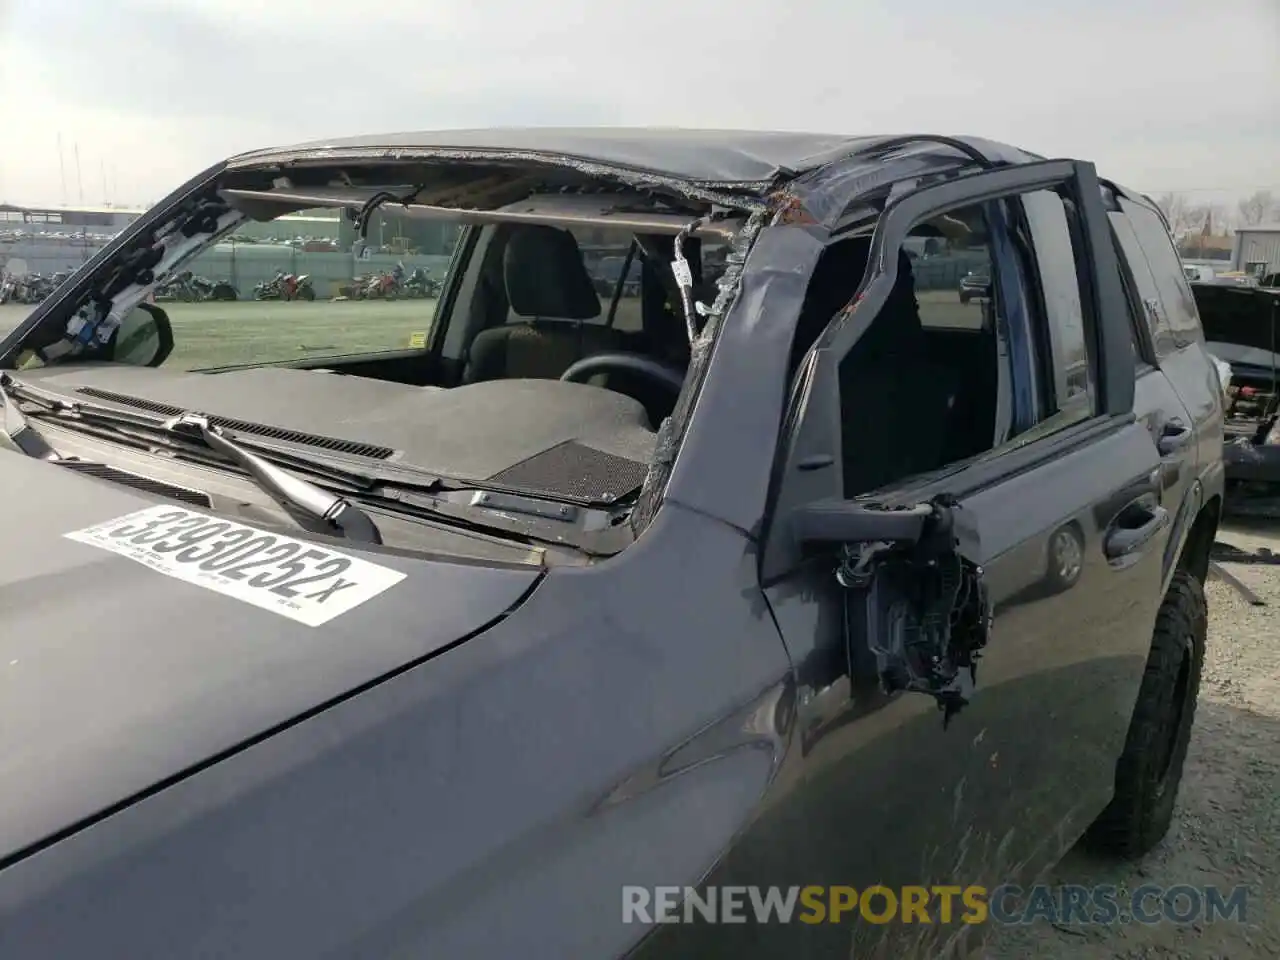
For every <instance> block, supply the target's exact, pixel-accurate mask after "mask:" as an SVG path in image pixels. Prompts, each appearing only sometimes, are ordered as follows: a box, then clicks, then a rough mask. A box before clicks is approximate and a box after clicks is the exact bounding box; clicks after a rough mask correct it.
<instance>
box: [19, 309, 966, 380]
mask: <svg viewBox="0 0 1280 960" xmlns="http://www.w3.org/2000/svg"><path fill="white" fill-rule="evenodd" d="M919 299H920V313H921V316H922V318H923V319H924V321H925V323H926V324H927V325H929V326H933V327H948V328H952V329H966V328H967V329H976V328H977V327H979V326H980V325H981V323H982V307H981V305H979V304H978V303H970V304H961V303H959V302H958V297H957V295H956V293H955V291H952V290H945V291H944V290H938V291H925V292H922V293H921V294H920V296H919ZM161 306H162V307H163V308H164V310H165V312H166V313H168V314H169V319H170V321H171V322H172V323H173V339H174V349H173V354H172V355H171V356H170V358H169V359H168V360H167V361H165V368H166V369H186V370H197V369H200V368H202V367H217V366H222V365H230V364H236V363H269V362H272V361H279V360H299V359H302V358H304V357H325V356H338V355H341V354H351V353H373V352H377V351H381V350H404V349H409V348H410V347H415V346H421V345H422V338H424V337H425V336H426V335H427V333H428V332H429V331H430V329H431V324H432V321H433V319H434V317H435V309H436V302H435V301H434V300H397V301H392V302H386V301H339V302H336V303H335V302H330V301H315V302H312V303H306V302H298V303H277V302H272V301H266V302H258V301H240V302H237V303H165V304H161ZM638 307H639V301H638V300H624V301H623V302H622V304H621V305H620V310H619V314H618V321H617V326H618V327H619V328H621V329H624V330H625V329H638V328H639V325H640V323H639V315H638ZM31 310H32V308H31V307H29V306H23V305H13V304H8V305H5V306H0V334H3V333H8V332H9V330H11V329H12V328H13V327H14V326H15V325H17V323H18V322H19V321H20V320H21V319H22V318H23V317H25V316H26V315H27V314H28V313H29V312H30V311H31Z"/></svg>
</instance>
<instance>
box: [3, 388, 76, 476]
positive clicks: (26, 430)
mask: <svg viewBox="0 0 1280 960" xmlns="http://www.w3.org/2000/svg"><path fill="white" fill-rule="evenodd" d="M12 383H13V380H12V379H11V378H10V377H9V375H8V374H7V373H6V374H0V408H2V409H3V414H4V422H3V431H4V435H5V436H6V437H8V438H9V442H10V443H12V444H13V445H14V446H15V447H17V448H18V449H19V450H20V451H22V452H23V453H25V454H26V455H27V456H28V457H35V458H37V459H39V460H61V459H62V457H61V456H59V455H58V452H57V451H56V450H54V449H53V447H51V446H49V444H48V443H46V442H45V439H44V437H42V436H40V434H38V433H36V432H35V431H34V430H32V429H31V425H30V424H29V423H27V418H26V417H24V416H23V415H22V411H21V410H19V409H18V406H17V404H15V403H14V402H13V401H12V400H10V399H9V386H10V384H12Z"/></svg>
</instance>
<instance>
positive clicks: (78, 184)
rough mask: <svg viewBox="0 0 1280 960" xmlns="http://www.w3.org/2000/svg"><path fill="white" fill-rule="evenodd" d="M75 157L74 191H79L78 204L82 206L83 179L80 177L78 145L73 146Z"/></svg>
mask: <svg viewBox="0 0 1280 960" xmlns="http://www.w3.org/2000/svg"><path fill="white" fill-rule="evenodd" d="M75 155H76V189H77V190H79V191H80V203H81V205H83V204H84V178H83V177H81V176H80V144H79V143H76V144H75Z"/></svg>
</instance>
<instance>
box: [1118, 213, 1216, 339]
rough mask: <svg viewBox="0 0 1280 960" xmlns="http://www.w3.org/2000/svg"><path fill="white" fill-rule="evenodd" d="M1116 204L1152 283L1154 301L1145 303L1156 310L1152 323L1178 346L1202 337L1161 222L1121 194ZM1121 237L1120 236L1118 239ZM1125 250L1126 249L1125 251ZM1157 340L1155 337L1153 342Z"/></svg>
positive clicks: (1192, 301)
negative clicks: (1134, 240)
mask: <svg viewBox="0 0 1280 960" xmlns="http://www.w3.org/2000/svg"><path fill="white" fill-rule="evenodd" d="M1119 203H1120V209H1121V210H1122V211H1123V212H1124V219H1125V220H1127V221H1128V223H1129V225H1130V226H1131V227H1132V229H1133V236H1134V238H1135V239H1136V240H1137V243H1138V245H1139V247H1140V248H1141V253H1142V255H1143V256H1144V257H1145V258H1146V261H1147V265H1148V266H1149V267H1150V269H1151V275H1152V279H1153V280H1154V282H1155V288H1156V295H1157V299H1158V302H1157V303H1156V304H1153V305H1149V306H1153V307H1154V308H1155V310H1156V311H1157V313H1158V316H1157V317H1155V318H1154V320H1155V324H1156V326H1162V325H1163V326H1166V327H1167V334H1168V336H1169V338H1171V339H1172V340H1173V343H1174V344H1175V345H1177V346H1179V347H1182V346H1186V345H1187V344H1189V343H1195V342H1197V341H1199V340H1202V339H1203V334H1202V333H1201V331H1200V316H1199V314H1198V313H1197V312H1196V299H1195V295H1194V294H1193V293H1192V292H1191V285H1190V284H1188V283H1187V276H1186V273H1185V272H1184V271H1183V269H1182V260H1181V259H1180V258H1179V256H1178V251H1177V249H1176V248H1175V247H1174V245H1173V238H1172V237H1171V236H1169V231H1168V230H1167V229H1166V228H1165V225H1164V221H1163V220H1162V219H1161V218H1160V215H1159V214H1158V213H1156V212H1155V211H1154V210H1152V209H1151V208H1150V207H1146V206H1143V205H1142V204H1139V203H1134V202H1133V201H1132V200H1128V199H1126V198H1124V197H1121V198H1120V201H1119ZM1123 240H1124V238H1123V236H1122V237H1121V241H1122V242H1123ZM1126 253H1129V251H1128V250H1126ZM1131 256H1132V254H1131ZM1161 332H1164V331H1161ZM1152 333H1153V334H1155V333H1156V330H1154V329H1153V331H1152ZM1159 339H1160V338H1159V337H1157V338H1156V340H1157V343H1159Z"/></svg>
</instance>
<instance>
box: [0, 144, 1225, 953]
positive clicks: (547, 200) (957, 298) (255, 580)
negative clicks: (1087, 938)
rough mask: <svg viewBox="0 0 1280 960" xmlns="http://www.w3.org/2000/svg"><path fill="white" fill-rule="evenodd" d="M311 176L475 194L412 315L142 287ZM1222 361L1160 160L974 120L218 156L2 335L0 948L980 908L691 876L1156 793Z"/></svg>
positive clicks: (1192, 693)
mask: <svg viewBox="0 0 1280 960" xmlns="http://www.w3.org/2000/svg"><path fill="white" fill-rule="evenodd" d="M317 209H329V210H339V211H341V213H340V214H339V217H340V219H341V223H342V225H343V226H342V230H343V231H344V232H345V233H346V234H349V235H351V236H356V235H359V234H365V235H368V234H369V224H370V222H371V220H372V218H374V217H376V216H381V215H386V214H387V212H388V211H393V212H394V214H395V216H396V217H398V218H400V219H401V220H403V221H405V222H417V221H424V222H426V223H428V224H433V229H447V230H448V231H450V233H449V235H450V236H456V238H457V243H456V247H455V248H454V249H453V252H452V255H451V258H450V260H449V266H448V273H447V276H446V278H445V279H444V284H443V289H442V291H441V292H440V294H439V300H438V302H437V303H436V304H435V306H434V315H433V314H432V306H431V304H430V303H429V302H428V301H426V300H421V301H415V302H416V303H418V304H420V305H421V309H422V310H423V314H422V317H423V320H422V323H421V324H419V328H420V329H421V330H422V331H423V335H422V336H420V337H418V338H417V339H416V340H414V339H413V338H412V337H411V338H410V345H409V346H408V347H406V346H405V345H404V343H402V342H401V343H394V344H393V343H390V342H387V343H382V344H380V345H378V346H377V347H371V348H359V349H357V348H355V347H352V348H350V349H345V350H337V351H336V352H335V351H332V350H331V351H329V353H328V354H327V355H324V356H317V355H314V351H311V352H307V351H300V352H299V354H298V355H296V356H288V357H282V358H274V357H268V356H266V355H265V353H264V354H263V355H261V356H258V355H254V354H253V350H254V349H255V348H254V344H257V349H260V350H261V351H266V340H265V339H264V338H265V335H259V334H254V335H253V336H251V337H250V336H248V335H246V334H245V333H244V332H243V331H244V330H249V329H252V330H255V331H261V330H263V329H268V328H265V327H264V326H263V324H262V323H261V322H259V321H260V320H261V317H259V316H258V314H259V313H261V312H263V311H267V310H273V311H275V312H274V313H272V314H271V316H272V317H274V318H275V319H272V320H271V324H273V325H274V326H270V327H269V329H270V330H272V331H276V332H275V333H273V334H272V336H275V337H277V338H278V339H279V342H281V343H287V344H298V343H302V344H305V343H306V340H305V339H304V337H303V334H302V333H300V332H296V331H294V330H293V329H292V328H291V327H290V326H289V325H290V324H293V323H294V322H295V321H293V320H291V319H290V315H289V313H288V311H289V310H290V309H294V308H296V309H297V310H298V311H307V313H306V314H305V315H307V316H311V315H317V316H321V317H323V316H324V315H325V311H332V312H333V316H335V317H338V316H341V317H348V316H354V314H350V313H349V314H339V313H338V311H341V310H347V311H352V310H355V309H357V305H356V304H346V303H341V302H338V303H320V302H318V303H315V304H296V305H295V304H280V305H265V304H258V303H252V302H250V303H235V304H230V305H212V306H209V307H208V308H207V309H208V310H212V311H215V313H206V314H204V316H215V315H216V316H217V317H218V318H219V319H218V320H217V322H216V324H215V323H212V322H211V321H202V322H203V323H204V326H203V327H200V328H199V330H197V329H196V327H195V326H193V324H192V323H191V322H188V321H184V320H183V319H182V317H180V316H179V314H180V313H181V314H183V315H184V316H190V315H191V311H193V310H198V309H205V307H203V306H201V305H195V306H184V307H183V308H182V309H179V308H176V307H175V308H173V313H174V316H173V317H172V318H171V317H170V316H169V315H168V312H167V311H166V309H165V306H166V305H163V304H157V303H155V302H154V298H153V296H152V294H153V291H154V290H155V288H156V286H157V285H158V284H162V283H164V282H165V280H166V279H167V278H169V277H172V276H174V275H176V273H178V272H181V271H182V270H184V269H188V267H187V266H185V265H186V264H189V263H190V262H191V261H192V260H193V259H194V258H198V257H201V256H212V253H210V251H215V250H216V249H217V248H219V247H220V246H221V244H222V241H223V240H224V239H225V238H227V237H229V236H232V235H233V234H234V233H235V232H236V231H237V230H242V229H244V228H246V226H247V225H253V224H261V223H263V222H267V221H272V220H274V219H276V218H279V217H285V216H291V215H295V214H297V213H298V212H299V211H307V210H317ZM441 223H444V224H446V225H447V226H446V227H445V228H440V226H439V225H440V224H441ZM406 229H407V228H406ZM440 235H443V234H440ZM587 247H592V248H593V249H594V248H596V247H600V248H604V247H608V248H609V249H611V250H615V251H620V255H622V256H623V257H624V261H625V262H624V263H623V264H622V266H621V267H620V269H619V270H618V271H614V272H615V273H618V274H619V276H617V278H616V285H615V286H614V289H613V291H612V293H611V294H610V295H603V294H602V293H601V286H600V284H599V282H598V281H599V278H598V277H596V278H593V277H592V276H591V275H590V273H589V271H588V269H587V261H588V259H590V258H588V257H587V256H586V254H585V252H584V251H585V250H586V248H587ZM922 248H923V249H927V251H928V252H927V253H919V252H918V251H919V250H921V249H922ZM614 255H615V254H610V256H614ZM249 259H251V258H248V257H247V256H246V255H241V256H240V260H239V261H238V262H239V263H240V264H241V267H240V268H241V269H247V267H245V266H244V264H245V263H248V262H249ZM203 272H205V273H209V271H203ZM969 275H974V276H983V277H986V278H988V286H987V287H986V288H985V289H984V295H983V296H981V297H972V298H971V297H967V296H962V295H961V294H960V292H959V291H960V289H961V288H960V280H961V278H963V277H965V276H969ZM612 277H613V274H612V273H611V274H610V282H611V283H612V282H613V281H612ZM349 279H350V278H349V275H348V282H349ZM318 282H319V281H317V283H318ZM399 306H401V307H404V306H406V305H405V304H401V305H399ZM366 308H367V309H369V310H371V311H376V310H377V309H382V308H379V307H376V306H367V307H366V305H360V306H359V309H366ZM412 309H417V308H412ZM303 315H304V314H303V313H298V314H296V316H303ZM264 316H265V314H264ZM367 316H368V317H371V318H372V317H373V316H374V313H372V312H371V313H369V314H367ZM236 318H241V319H240V320H237V319H236ZM298 322H301V321H298ZM361 322H362V321H360V320H358V319H357V320H341V321H334V322H333V324H331V326H332V330H333V331H334V332H333V334H332V335H333V336H335V337H337V336H339V335H350V336H352V337H353V338H357V339H353V340H352V342H353V343H357V342H358V336H360V335H363V332H362V331H361V330H360V329H359V325H360V323H361ZM368 322H369V323H372V322H373V321H372V320H369V321H368ZM238 323H241V324H243V329H241V328H239V327H237V324H238ZM238 330H240V332H239V334H238V333H237V331H238ZM344 331H345V333H344ZM237 335H240V336H242V337H247V339H245V343H246V344H247V345H248V346H246V354H247V355H246V356H245V357H243V358H242V360H243V361H244V362H239V363H225V362H224V363H221V364H218V363H207V362H200V361H198V360H197V359H195V358H198V357H200V356H201V353H200V351H201V349H203V348H204V346H207V344H208V343H209V342H211V339H221V340H222V341H226V340H228V339H232V338H234V337H235V336H237ZM359 342H363V341H359ZM313 345H314V343H313ZM1217 376H1218V375H1217V373H1216V370H1215V367H1214V366H1213V364H1212V362H1211V360H1210V359H1209V358H1208V356H1207V355H1206V353H1205V351H1204V346H1203V336H1202V333H1201V330H1200V326H1199V322H1198V319H1197V313H1196V305H1195V301H1194V299H1193V297H1192V295H1191V292H1190V290H1189V288H1188V285H1187V282H1186V280H1185V278H1184V276H1183V273H1182V270H1181V267H1180V265H1179V262H1178V258H1177V255H1176V253H1175V251H1174V248H1173V244H1172V241H1171V240H1170V237H1169V233H1168V230H1167V227H1166V225H1165V223H1164V222H1163V220H1162V218H1161V216H1160V214H1159V213H1158V211H1157V210H1156V209H1155V207H1154V206H1153V205H1152V204H1151V203H1150V202H1149V201H1148V200H1147V199H1145V198H1144V197H1142V196H1141V195H1138V194H1135V193H1133V192H1131V191H1129V190H1126V189H1125V188H1123V187H1122V186H1120V185H1118V184H1115V183H1110V182H1107V181H1105V180H1100V179H1099V177H1098V176H1097V174H1096V173H1095V171H1094V168H1093V167H1092V166H1091V165H1090V164H1088V163H1085V162H1080V161H1075V160H1046V159H1043V158H1041V157H1037V156H1035V155H1032V154H1029V153H1026V152H1024V151H1022V150H1019V149H1015V148H1013V147H1009V146H1005V145H1001V144H996V143H992V142H990V141H985V140H980V139H973V138H962V139H961V138H950V137H941V136H926V135H919V136H900V137H864V138H851V137H842V136H835V135H804V134H796V133H733V132H691V131H664V130H533V131H529V130H523V131H522V130H497V131H467V132H457V133H421V134H397V135H392V136H381V137H364V138H360V139H352V140H345V141H343V140H335V141H327V142H324V143H313V144H304V145H301V146H295V147H288V148H282V149H272V150H264V151H260V152H255V153H250V154H245V155H242V156H237V157H234V158H232V159H230V160H228V161H226V162H225V163H220V164H218V165H217V166H215V167H213V168H211V169H209V170H207V171H205V172H203V173H201V174H200V175H199V176H197V177H195V178H194V179H193V180H191V181H190V182H188V183H186V184H185V185H183V186H182V187H181V188H179V189H178V190H177V191H176V192H175V193H174V194H172V195H171V196H170V197H168V198H167V199H165V200H164V201H162V202H161V203H159V204H158V205H157V206H156V207H155V208H154V209H152V210H151V211H150V212H149V213H147V214H146V215H145V216H143V217H142V218H141V219H140V220H138V221H137V222H136V223H135V224H133V225H132V226H131V227H130V228H129V229H127V230H126V231H125V232H124V233H123V234H121V235H120V236H119V237H118V238H117V239H116V240H114V241H113V242H112V243H111V244H110V245H109V246H108V247H107V248H105V249H104V250H102V251H101V252H100V253H99V254H98V255H97V256H95V257H94V258H93V259H92V260H90V261H89V262H88V263H86V264H85V265H84V266H83V267H82V268H81V269H79V270H78V271H77V272H76V273H75V274H74V275H72V276H71V277H70V278H69V279H68V280H67V281H66V282H65V283H64V284H62V285H61V286H60V287H59V288H58V289H57V290H56V291H55V293H54V294H53V295H52V296H50V297H49V298H48V299H47V300H46V301H45V302H44V303H42V304H41V305H40V306H39V307H37V308H36V309H35V310H34V311H33V312H32V313H31V314H30V315H29V316H28V317H27V318H26V319H25V320H23V321H22V322H21V323H20V325H19V326H18V327H17V328H16V329H15V330H14V331H13V332H12V333H11V334H9V335H8V336H7V338H6V339H5V340H4V341H3V343H0V386H2V388H3V418H4V419H3V431H4V432H3V435H2V438H0V439H2V440H3V445H4V446H5V448H6V450H5V452H3V453H0V493H2V494H3V499H4V502H5V503H7V504H9V507H8V518H7V522H6V530H7V531H8V532H7V534H6V540H5V549H4V550H3V551H0V596H3V598H4V600H3V614H2V615H0V645H2V647H3V649H2V651H0V652H2V653H3V657H0V669H2V670H3V671H4V692H3V696H0V730H3V733H4V745H5V746H4V754H3V765H2V768H0V769H3V773H4V783H5V785H6V789H5V790H4V795H3V798H0V956H4V957H13V958H46V957H48V958H52V957H84V956H93V957H128V958H130V960H142V958H164V960H172V958H176V957H187V956H191V957H196V956H201V957H264V958H265V957H270V958H273V960H281V958H289V957H298V958H316V957H329V958H338V957H389V956H395V957H467V958H482V957H495V958H496V957H504V958H505V957H515V956H519V957H555V958H568V957H572V958H587V957H619V956H624V955H626V956H634V957H663V958H667V957H699V958H701V957H709V956H722V955H723V956H733V957H738V958H740V957H746V956H761V957H776V956H788V955H795V956H806V957H842V958H843V957H847V956H849V955H850V951H851V950H856V951H858V955H859V956H863V955H872V952H874V951H875V950H882V951H884V953H883V954H879V953H876V954H874V955H877V956H878V955H884V956H895V957H896V956H944V955H948V954H952V953H959V952H961V951H963V950H964V949H965V948H967V947H971V946H973V945H974V943H975V942H976V935H977V934H979V932H980V928H979V927H978V926H975V925H973V924H966V923H963V922H961V921H960V920H959V919H958V918H957V919H955V921H954V922H938V923H934V924H931V925H928V926H921V925H920V924H900V923H884V924H875V923H867V922H865V921H863V920H861V919H855V918H854V914H849V915H848V916H846V917H845V918H844V919H843V921H842V922H838V923H822V924H816V925H814V924H806V923H799V922H792V923H783V922H777V921H776V918H774V921H773V922H761V918H759V917H756V916H754V915H753V914H752V911H751V908H750V903H751V902H752V899H753V897H754V894H753V895H752V896H751V897H745V898H744V899H742V901H741V902H740V903H738V907H742V904H743V903H746V904H747V908H746V911H745V912H746V914H747V919H746V922H740V923H739V922H711V921H712V920H713V919H718V920H729V919H733V918H729V917H727V916H725V917H719V918H717V917H714V916H712V917H709V916H708V912H707V909H705V908H706V906H707V903H708V902H709V903H710V906H711V910H710V912H711V913H712V914H714V912H715V908H716V906H717V905H718V904H722V903H723V902H724V901H722V900H721V898H720V897H719V896H718V895H716V894H715V891H722V892H723V891H726V890H729V889H731V888H739V892H740V893H741V888H746V889H748V890H751V889H752V888H757V887H758V888H773V887H781V888H783V890H784V891H785V890H786V889H791V888H794V887H796V886H819V887H828V888H829V887H830V886H831V885H842V886H848V887H853V888H855V889H856V890H858V891H862V890H865V889H866V888H867V887H868V886H869V885H875V884H879V885H882V886H887V887H890V888H900V887H902V886H904V885H920V886H925V887H931V886H933V885H937V884H956V885H961V886H971V885H982V886H985V887H987V888H988V889H994V888H996V887H998V886H1000V885H1001V884H1017V883H1023V882H1026V881H1027V880H1028V879H1029V878H1031V877H1034V876H1035V875H1036V874H1037V873H1038V872H1039V871H1040V870H1041V869H1042V868H1044V867H1045V866H1046V865H1048V864H1050V863H1052V862H1053V861H1055V860H1056V859H1057V858H1058V857H1060V856H1061V855H1062V853H1063V852H1064V851H1065V850H1066V849H1067V848H1068V847H1070V846H1071V845H1073V844H1075V843H1076V842H1077V841H1078V840H1080V839H1081V838H1083V840H1084V842H1087V843H1089V844H1091V845H1093V846H1094V847H1097V848H1101V849H1105V850H1109V851H1112V852H1114V853H1118V854H1128V855H1132V854H1138V853H1142V852H1143V851H1146V850H1148V849H1149V848H1151V847H1152V846H1153V845H1154V844H1155V843H1157V842H1158V841H1159V840H1160V839H1161V838H1162V837H1163V836H1164V834H1165V832H1166V830H1167V829H1168V827H1169V824H1170V820H1171V817H1172V811H1173V805H1174V802H1175V798H1176V794H1177V788H1178V782H1179V779H1180V776H1181V769H1182V764H1183V758H1184V756H1185V753H1186V750H1187V744H1188V738H1189V736H1190V730H1191V725H1192V718H1193V714H1194V710H1195V703H1196V696H1197V689H1198V686H1199V679H1200V670H1201V661H1202V658H1203V656H1204V644H1205V622H1206V613H1205V601H1204V594H1203V590H1202V584H1203V582H1204V579H1205V575H1206V571H1207V565H1208V555H1209V548H1210V545H1211V544H1212V542H1213V539H1214V532H1215V530H1216V527H1217V522H1218V513H1219V508H1220V505H1221V502H1222V490H1223V467H1222V446H1223V424H1222V390H1221V386H1220V384H1219V383H1218V380H1217ZM669 888H674V889H675V890H676V891H678V896H676V898H675V900H674V901H671V899H670V897H669V896H668V894H667V893H666V892H664V891H666V890H668V889H669ZM695 900H697V901H700V903H699V908H698V909H697V910H694V911H692V914H691V913H690V911H689V910H687V909H685V907H686V906H688V904H689V903H690V902H693V901H695ZM673 903H674V906H673V905H672V904H673ZM682 903H683V906H682ZM1005 909H1006V910H1007V909H1013V908H1012V907H1009V906H1008V905H1006V907H1005ZM764 919H765V920H767V919H768V918H764ZM863 951H868V952H867V953H863Z"/></svg>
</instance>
